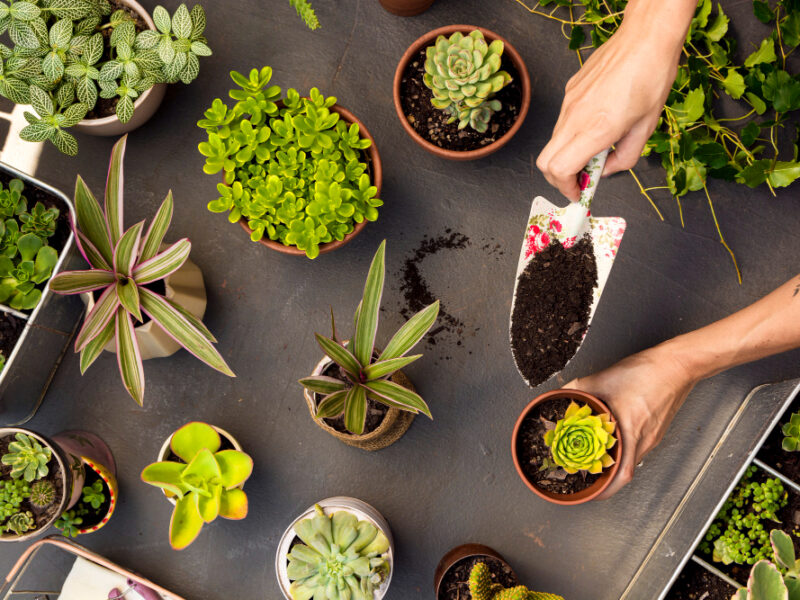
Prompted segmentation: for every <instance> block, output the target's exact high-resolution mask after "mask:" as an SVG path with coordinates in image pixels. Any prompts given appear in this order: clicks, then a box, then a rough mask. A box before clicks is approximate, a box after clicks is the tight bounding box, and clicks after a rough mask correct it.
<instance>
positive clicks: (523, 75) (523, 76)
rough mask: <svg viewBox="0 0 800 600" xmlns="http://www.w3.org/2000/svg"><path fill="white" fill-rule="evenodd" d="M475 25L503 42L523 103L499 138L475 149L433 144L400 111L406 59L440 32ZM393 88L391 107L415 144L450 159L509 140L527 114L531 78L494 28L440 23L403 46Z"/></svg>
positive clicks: (483, 152)
mask: <svg viewBox="0 0 800 600" xmlns="http://www.w3.org/2000/svg"><path fill="white" fill-rule="evenodd" d="M474 29H477V30H479V31H480V32H481V33H483V36H484V37H485V38H486V41H487V42H488V43H492V42H493V41H495V40H500V41H501V42H503V44H504V45H505V50H504V51H503V54H504V56H508V58H510V59H511V62H512V63H513V64H514V68H515V69H516V70H517V73H518V76H519V78H520V83H521V87H522V105H521V106H520V108H519V115H518V116H517V120H516V122H515V123H514V125H512V126H511V129H509V130H508V131H507V132H506V133H505V135H503V137H501V138H500V139H499V140H497V141H495V142H493V143H491V144H488V145H486V146H483V147H482V148H476V149H475V150H461V151H458V150H447V149H445V148H440V147H439V146H437V145H436V144H432V143H431V142H429V141H428V140H426V139H425V138H423V137H422V136H421V135H419V134H418V133H417V132H416V131H415V130H414V128H413V127H411V125H410V124H409V122H408V119H407V118H406V115H405V113H404V112H403V103H402V100H401V97H400V86H401V83H402V80H403V74H404V73H405V71H406V67H407V66H408V63H409V62H410V61H411V59H412V58H414V57H415V56H416V55H417V53H418V52H419V51H420V50H421V49H422V48H423V47H427V46H431V45H433V44H434V43H435V42H436V38H437V37H438V36H440V35H444V36H450V35H452V34H453V33H455V32H456V31H461V32H462V33H468V32H470V31H472V30H474ZM392 92H393V93H392V95H393V97H394V109H395V111H396V112H397V117H398V118H399V119H400V123H401V124H402V125H403V129H405V130H406V133H408V135H410V136H411V139H413V140H414V141H415V142H416V143H417V144H419V145H420V146H422V147H423V148H425V150H427V151H428V152H431V153H433V154H435V155H436V156H440V157H441V158H447V159H450V160H475V159H478V158H483V157H485V156H488V155H490V154H493V153H494V152H497V151H498V150H499V149H500V148H502V147H503V146H505V145H506V144H507V143H508V142H509V140H511V138H512V137H514V136H515V135H516V133H517V131H519V128H520V127H522V123H523V122H524V121H525V117H526V116H527V115H528V109H529V108H530V105H531V78H530V75H529V74H528V68H527V67H526V66H525V61H524V60H522V56H521V55H520V53H519V52H517V50H516V48H514V46H512V45H511V43H509V41H508V40H506V39H505V38H502V37H500V36H499V35H497V34H496V33H494V32H493V31H490V30H488V29H484V28H483V27H474V26H472V25H447V26H446V27H440V28H439V29H434V30H433V31H429V32H428V33H426V34H425V35H423V36H422V37H420V38H418V39H417V40H416V41H415V42H414V43H413V44H411V46H409V47H408V50H406V51H405V54H403V57H402V58H401V59H400V63H399V64H398V65H397V70H396V71H395V73H394V87H393V90H392Z"/></svg>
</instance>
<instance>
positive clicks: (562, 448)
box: [544, 402, 617, 474]
mask: <svg viewBox="0 0 800 600" xmlns="http://www.w3.org/2000/svg"><path fill="white" fill-rule="evenodd" d="M614 428H615V426H614V423H612V422H611V417H610V416H609V415H608V414H601V415H593V414H592V407H591V406H589V405H588V404H587V405H585V406H578V404H577V403H576V402H572V403H571V404H570V405H569V408H567V411H566V413H565V414H564V418H563V419H561V420H559V421H558V422H557V423H556V426H555V428H554V429H551V430H550V431H548V432H547V433H545V434H544V443H545V444H547V446H549V447H550V452H551V454H552V456H553V461H554V462H555V463H556V464H557V465H558V466H560V467H562V468H563V469H564V470H565V471H566V472H567V473H570V474H572V473H577V472H578V471H588V472H589V473H592V474H596V473H600V472H601V471H602V470H603V469H604V468H606V467H610V466H611V465H613V464H614V459H613V458H611V455H609V454H608V450H610V449H611V448H612V447H613V446H614V444H615V443H616V442H617V439H616V438H615V437H614V436H613V435H612V434H613V433H614Z"/></svg>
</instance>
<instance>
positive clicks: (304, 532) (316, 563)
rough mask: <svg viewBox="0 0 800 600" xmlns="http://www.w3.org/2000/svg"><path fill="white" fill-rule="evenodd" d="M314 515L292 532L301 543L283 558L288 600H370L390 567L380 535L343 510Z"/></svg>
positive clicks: (385, 542)
mask: <svg viewBox="0 0 800 600" xmlns="http://www.w3.org/2000/svg"><path fill="white" fill-rule="evenodd" d="M315 512H316V514H315V515H314V516H313V517H311V518H308V519H303V520H302V521H300V522H299V523H298V524H297V525H295V527H294V532H295V534H296V535H297V537H298V538H300V540H301V541H302V542H303V543H302V544H296V545H295V546H294V547H293V548H292V550H291V551H290V552H289V554H288V556H287V558H288V559H289V564H288V566H287V569H286V572H287V575H288V576H289V579H290V580H291V581H292V585H291V587H290V589H289V593H290V594H291V596H292V598H293V600H311V598H325V599H326V600H349V599H352V600H372V599H373V598H374V594H375V591H376V590H377V589H378V588H379V587H380V585H381V583H382V582H383V581H384V580H385V579H386V577H387V576H388V575H389V569H390V568H391V566H390V564H389V561H388V551H389V540H388V539H387V537H386V535H384V533H383V532H382V531H381V530H380V529H378V528H377V527H375V525H373V524H372V523H370V522H369V521H359V520H358V519H357V518H356V517H355V515H353V514H352V513H349V512H347V511H337V512H334V513H333V514H332V515H326V514H325V511H323V510H322V508H321V507H320V506H319V505H316V507H315Z"/></svg>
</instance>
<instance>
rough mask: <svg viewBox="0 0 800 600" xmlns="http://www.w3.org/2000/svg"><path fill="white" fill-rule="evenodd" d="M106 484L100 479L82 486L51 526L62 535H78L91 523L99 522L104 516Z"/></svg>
mask: <svg viewBox="0 0 800 600" xmlns="http://www.w3.org/2000/svg"><path fill="white" fill-rule="evenodd" d="M106 490H107V488H106V486H105V485H104V484H103V482H102V481H101V480H100V479H96V480H95V481H94V482H93V483H92V484H91V485H87V486H84V487H83V490H82V493H81V497H80V499H79V500H78V502H77V503H76V504H75V506H73V507H72V508H71V509H70V510H67V511H64V512H63V513H62V514H61V516H60V517H59V518H58V519H57V520H56V522H55V523H54V524H53V526H54V527H55V528H56V529H59V530H60V531H61V535H63V536H64V537H73V538H74V537H78V536H79V535H80V534H81V533H85V531H84V530H86V529H87V528H89V527H91V526H92V524H96V523H99V522H100V521H102V520H103V518H104V517H105V516H106V514H107V512H106V511H104V510H103V508H104V505H105V502H106Z"/></svg>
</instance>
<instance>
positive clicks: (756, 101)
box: [745, 92, 767, 145]
mask: <svg viewBox="0 0 800 600" xmlns="http://www.w3.org/2000/svg"><path fill="white" fill-rule="evenodd" d="M745 98H747V100H748V101H749V102H750V104H752V105H753V108H754V109H755V111H756V114H759V115H763V114H764V113H765V112H766V111H767V105H766V103H765V102H764V101H763V100H762V99H761V98H759V97H758V96H756V95H755V94H754V93H752V92H747V93H746V94H745ZM751 125H752V123H751ZM745 145H749V144H745Z"/></svg>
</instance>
